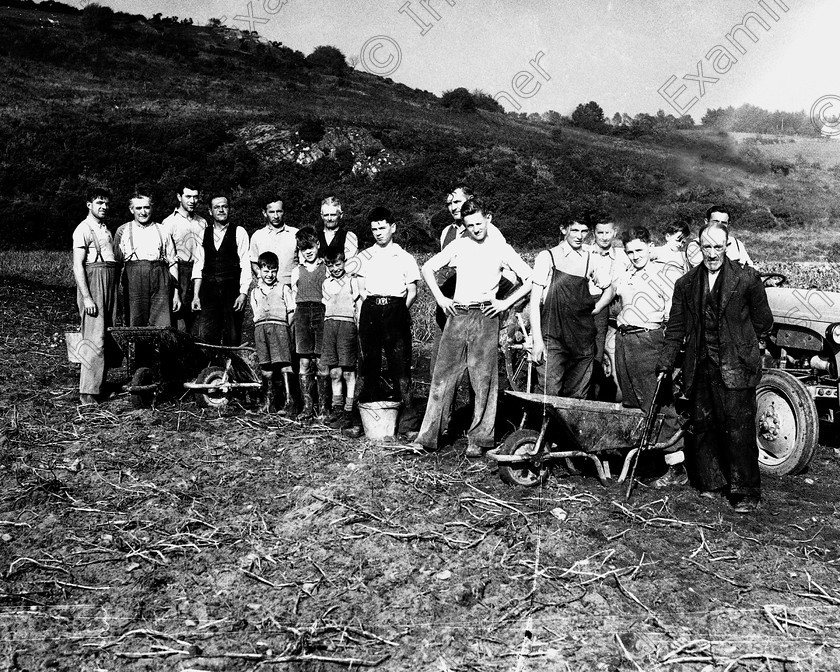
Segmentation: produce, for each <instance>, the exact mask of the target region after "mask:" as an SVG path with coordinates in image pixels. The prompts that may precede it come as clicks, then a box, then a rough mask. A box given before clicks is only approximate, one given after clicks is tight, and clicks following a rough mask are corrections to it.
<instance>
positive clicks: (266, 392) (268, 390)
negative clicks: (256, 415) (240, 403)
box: [260, 376, 274, 413]
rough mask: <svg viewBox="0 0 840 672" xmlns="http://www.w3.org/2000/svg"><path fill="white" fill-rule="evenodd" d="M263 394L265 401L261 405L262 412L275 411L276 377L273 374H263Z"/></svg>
mask: <svg viewBox="0 0 840 672" xmlns="http://www.w3.org/2000/svg"><path fill="white" fill-rule="evenodd" d="M262 384H263V386H262V395H263V402H262V406H261V407H260V411H261V412H262V413H273V412H274V378H273V376H263V379H262Z"/></svg>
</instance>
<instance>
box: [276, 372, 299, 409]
mask: <svg viewBox="0 0 840 672" xmlns="http://www.w3.org/2000/svg"><path fill="white" fill-rule="evenodd" d="M283 387H284V388H286V403H285V404H284V406H283V408H282V409H281V410H280V412H279V414H280V415H282V416H283V417H284V418H291V417H292V416H293V415H294V414H295V411H296V410H297V405H296V404H295V395H294V393H293V392H292V374H291V372H290V371H283Z"/></svg>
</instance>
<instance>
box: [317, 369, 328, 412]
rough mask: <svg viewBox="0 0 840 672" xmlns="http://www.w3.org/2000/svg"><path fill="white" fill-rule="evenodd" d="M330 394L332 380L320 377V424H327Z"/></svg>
mask: <svg viewBox="0 0 840 672" xmlns="http://www.w3.org/2000/svg"><path fill="white" fill-rule="evenodd" d="M329 393H330V379H329V377H327V376H318V416H317V417H318V422H326V420H327V415H329V406H327V404H328V403H329V399H328V397H329Z"/></svg>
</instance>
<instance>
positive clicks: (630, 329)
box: [618, 324, 662, 334]
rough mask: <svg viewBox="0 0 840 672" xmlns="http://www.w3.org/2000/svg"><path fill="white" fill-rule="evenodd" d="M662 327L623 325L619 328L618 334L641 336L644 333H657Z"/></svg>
mask: <svg viewBox="0 0 840 672" xmlns="http://www.w3.org/2000/svg"><path fill="white" fill-rule="evenodd" d="M661 328H662V325H661V324H660V325H657V326H656V327H634V326H632V325H630V324H622V325H621V326H619V327H618V333H620V334H640V333H642V332H644V331H657V330H658V329H661Z"/></svg>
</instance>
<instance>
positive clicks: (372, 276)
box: [351, 207, 420, 438]
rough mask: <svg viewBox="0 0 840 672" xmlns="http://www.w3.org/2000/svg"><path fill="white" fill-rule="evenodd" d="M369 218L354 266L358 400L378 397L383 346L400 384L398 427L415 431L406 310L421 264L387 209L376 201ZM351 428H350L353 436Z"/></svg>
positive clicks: (414, 292) (390, 370)
mask: <svg viewBox="0 0 840 672" xmlns="http://www.w3.org/2000/svg"><path fill="white" fill-rule="evenodd" d="M368 221H369V222H370V230H371V233H372V234H373V239H374V244H373V245H372V246H371V247H369V248H367V249H366V250H363V251H362V252H360V253H359V254H358V256H357V257H356V259H357V261H358V262H359V263H358V266H357V269H356V271H355V273H356V276H357V278H358V287H359V294H360V295H361V297H362V307H361V310H360V314H359V344H360V346H361V369H360V373H361V379H362V380H361V382H360V385H359V386H360V388H361V389H360V390H359V392H358V394H359V401H360V402H367V401H375V400H376V393H377V388H378V383H379V373H380V367H381V362H382V353H383V351H384V353H385V358H386V360H387V362H388V373H389V374H390V376H391V379H392V380H393V381H394V384H395V385H396V386H397V387H398V389H399V395H400V400H401V401H402V405H403V407H402V412H401V414H400V417H399V421H398V425H397V431H398V433H400V434H408V435H412V434H413V435H414V436H416V430H417V424H418V418H417V412H416V410H415V408H414V395H413V391H412V381H411V319H410V317H409V310H410V309H411V306H412V305H413V304H414V301H415V299H416V298H417V282H418V281H419V280H420V269H419V268H418V267H417V262H416V261H415V260H414V257H412V256H411V255H410V254H409V253H408V252H406V251H405V250H404V249H402V247H400V246H399V245H398V244H397V243H395V242H394V234H395V233H396V231H397V225H396V222H395V220H394V216H393V215H392V214H391V211H390V210H388V209H387V208H384V207H376V208H374V209H373V210H371V212H370V214H368ZM354 421H355V418H354ZM355 434H356V432H355V431H354V432H352V433H351V436H352V435H355ZM414 436H411V438H414Z"/></svg>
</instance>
